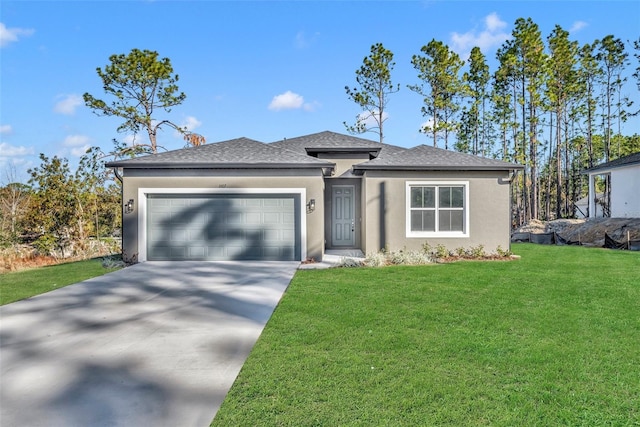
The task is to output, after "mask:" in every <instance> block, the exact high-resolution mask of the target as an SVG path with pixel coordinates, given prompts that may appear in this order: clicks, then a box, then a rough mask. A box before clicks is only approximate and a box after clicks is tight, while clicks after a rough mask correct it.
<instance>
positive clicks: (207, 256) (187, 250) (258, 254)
mask: <svg viewBox="0 0 640 427" xmlns="http://www.w3.org/2000/svg"><path fill="white" fill-rule="evenodd" d="M298 199H299V196H298V195H288V194H278V195H264V194H256V195H247V194H240V195H234V194H224V195H219V194H217V195H202V194H197V195H194V194H184V195H180V194H150V195H149V196H148V198H147V259H149V260H210V261H218V260H283V261H294V260H300V257H301V253H300V252H301V251H300V224H299V220H298V217H299V206H298V205H299V201H298Z"/></svg>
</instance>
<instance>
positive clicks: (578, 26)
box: [569, 21, 588, 33]
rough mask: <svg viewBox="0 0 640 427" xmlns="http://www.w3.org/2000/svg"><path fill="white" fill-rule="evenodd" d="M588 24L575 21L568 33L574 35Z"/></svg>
mask: <svg viewBox="0 0 640 427" xmlns="http://www.w3.org/2000/svg"><path fill="white" fill-rule="evenodd" d="M587 25H588V24H587V23H586V22H584V21H576V22H574V23H573V25H572V26H571V29H570V30H569V32H570V33H576V32H578V31H580V30H581V29H583V28H585V27H586V26H587Z"/></svg>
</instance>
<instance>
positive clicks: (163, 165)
mask: <svg viewBox="0 0 640 427" xmlns="http://www.w3.org/2000/svg"><path fill="white" fill-rule="evenodd" d="M105 166H106V167H108V168H133V169H314V168H315V169H323V168H328V167H334V166H335V164H334V163H328V162H327V163H193V162H189V163H176V162H159V163H145V162H128V161H126V162H111V163H107V164H105Z"/></svg>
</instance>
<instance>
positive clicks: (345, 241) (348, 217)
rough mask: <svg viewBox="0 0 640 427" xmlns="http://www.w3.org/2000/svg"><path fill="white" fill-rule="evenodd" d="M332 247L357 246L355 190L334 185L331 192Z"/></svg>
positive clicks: (346, 186)
mask: <svg viewBox="0 0 640 427" xmlns="http://www.w3.org/2000/svg"><path fill="white" fill-rule="evenodd" d="M331 206H332V208H331V209H332V212H331V246H333V247H338V246H344V247H353V246H354V245H355V212H354V211H355V189H354V186H353V185H334V186H333V187H332V190H331Z"/></svg>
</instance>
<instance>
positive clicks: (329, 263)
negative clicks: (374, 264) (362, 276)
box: [299, 249, 365, 270]
mask: <svg viewBox="0 0 640 427" xmlns="http://www.w3.org/2000/svg"><path fill="white" fill-rule="evenodd" d="M345 260H353V261H358V262H363V261H364V260H365V256H364V253H363V252H362V251H361V250H360V249H327V250H326V251H325V252H324V256H323V257H322V261H321V262H316V263H308V264H304V263H303V264H301V265H300V267H299V268H300V269H305V270H306V269H318V268H330V267H337V266H339V265H341V264H343V263H344V262H345Z"/></svg>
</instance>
